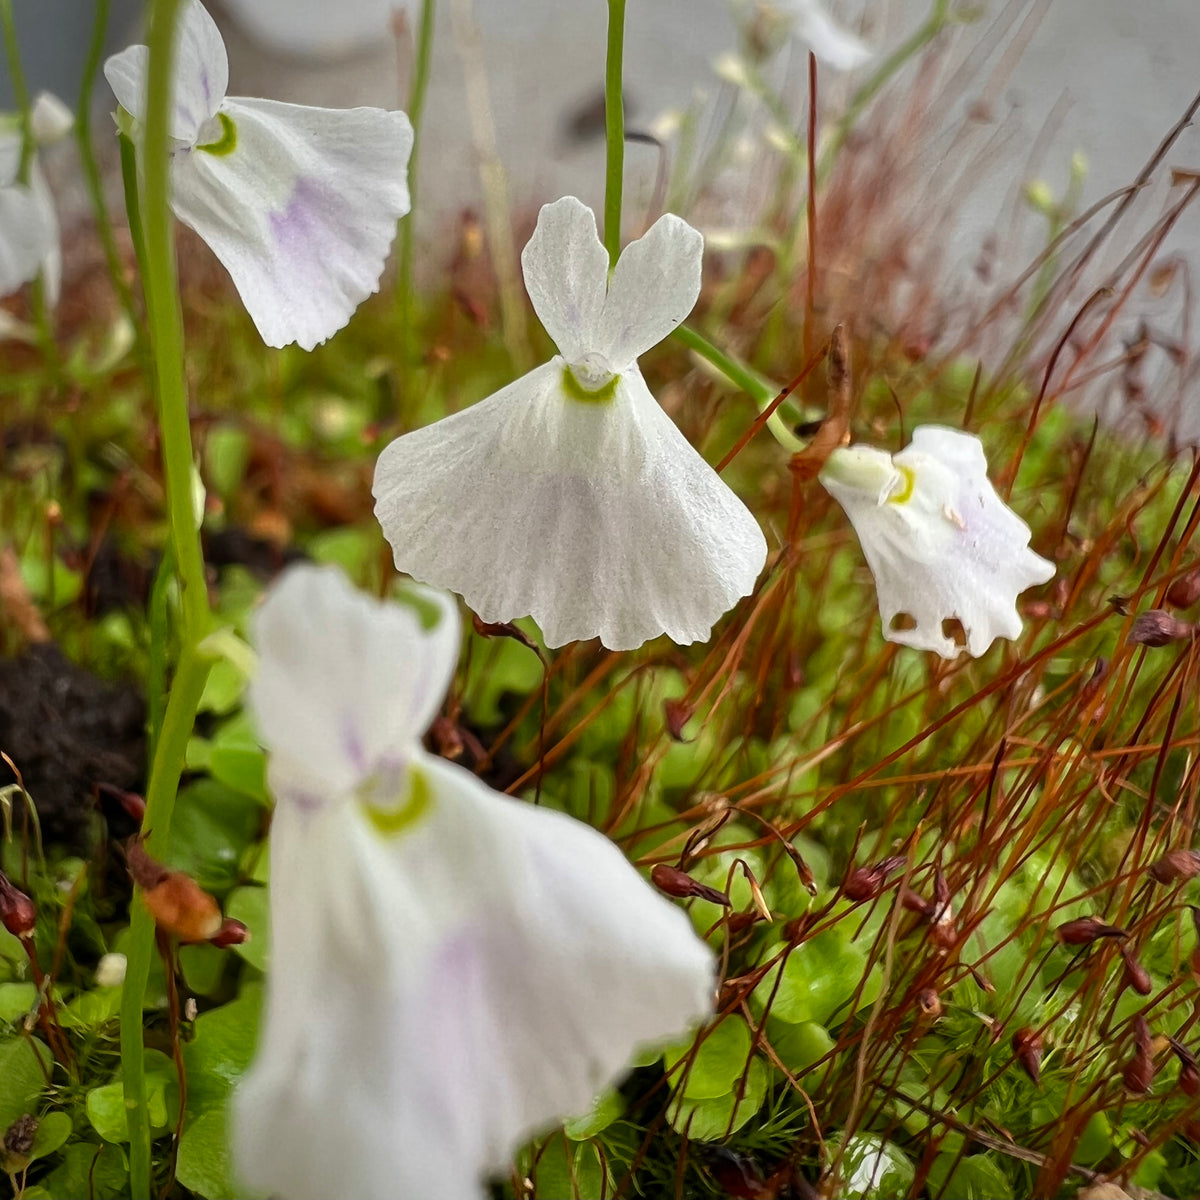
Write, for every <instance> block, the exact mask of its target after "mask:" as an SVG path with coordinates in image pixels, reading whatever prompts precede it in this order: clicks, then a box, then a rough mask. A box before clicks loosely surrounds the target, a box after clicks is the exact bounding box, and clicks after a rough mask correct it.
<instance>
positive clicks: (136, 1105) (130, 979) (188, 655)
mask: <svg viewBox="0 0 1200 1200" xmlns="http://www.w3.org/2000/svg"><path fill="white" fill-rule="evenodd" d="M211 665H212V660H211V659H209V658H208V657H206V656H204V655H201V654H200V653H198V652H197V651H196V649H195V647H194V646H189V647H186V648H185V649H184V651H183V654H182V655H181V656H180V659H179V669H178V670H177V671H176V673H175V680H174V683H173V684H172V686H171V697H170V699H169V700H168V701H167V710H166V712H165V714H164V715H163V721H162V728H161V730H160V733H159V737H158V741H157V743H156V745H155V750H154V760H153V762H152V764H151V767H150V782H149V785H148V787H147V789H146V815H145V818H144V819H143V822H142V828H143V829H145V830H146V831H147V835H148V836H147V838H146V850H147V853H149V854H151V855H153V856H155V857H161V856H162V855H163V854H164V853H165V852H166V847H167V844H168V841H169V838H170V832H171V814H172V811H173V809H174V807H175V794H176V792H177V791H178V790H179V777H180V775H181V774H182V772H183V763H184V756H185V754H186V752H187V744H188V739H189V738H190V737H191V734H192V725H193V723H194V721H195V719H196V709H197V708H198V707H199V705H200V697H201V696H202V695H203V694H204V684H205V682H206V680H207V679H208V672H209V669H210V667H211ZM153 956H154V919H153V917H151V915H150V910H149V909H148V908H146V906H145V905H144V904H140V903H134V904H133V906H132V907H131V909H130V918H129V942H128V949H127V952H126V959H127V963H126V968H125V984H124V989H123V991H122V994H121V1075H122V1079H123V1082H124V1091H125V1110H126V1115H127V1117H128V1121H129V1184H130V1193H129V1194H130V1197H131V1200H151V1192H150V1175H151V1172H150V1119H149V1113H148V1111H147V1108H146V1077H145V1046H144V1044H143V1041H142V1020H143V1018H142V1007H143V1004H144V1002H145V996H146V984H147V982H148V981H149V978H150V964H151V962H152V960H153Z"/></svg>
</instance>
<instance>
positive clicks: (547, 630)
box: [375, 196, 767, 650]
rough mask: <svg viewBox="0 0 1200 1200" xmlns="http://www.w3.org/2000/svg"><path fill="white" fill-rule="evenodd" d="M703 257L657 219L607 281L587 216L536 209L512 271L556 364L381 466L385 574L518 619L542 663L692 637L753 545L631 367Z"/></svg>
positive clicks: (740, 510)
mask: <svg viewBox="0 0 1200 1200" xmlns="http://www.w3.org/2000/svg"><path fill="white" fill-rule="evenodd" d="M703 245H704V243H703V239H702V238H701V236H700V234H699V233H698V232H697V231H696V230H694V229H693V228H692V227H691V226H690V225H688V224H687V223H686V222H685V221H682V220H680V219H679V218H678V217H675V216H671V215H667V216H664V217H660V218H659V220H658V221H656V222H655V224H654V225H653V227H652V228H651V229H650V230H649V232H648V233H646V235H645V236H644V237H642V238H640V239H638V240H637V241H635V242H632V243H631V244H630V245H628V246H626V247H625V250H624V252H623V253H622V254H621V257H620V260H619V261H618V262H617V265H616V267H615V268H614V270H613V271H612V275H611V278H610V276H609V270H608V255H607V253H606V252H605V249H604V247H603V246H602V245H601V244H600V239H599V238H598V237H597V235H596V219H595V217H594V216H593V215H592V212H591V210H590V209H589V208H587V207H585V206H584V205H583V204H582V203H581V202H580V201H578V200H576V199H575V197H574V196H567V197H564V198H563V199H561V200H557V201H555V202H554V203H553V204H547V205H546V206H545V207H544V208H543V209H542V211H541V214H540V215H539V217H538V223H537V229H536V230H535V231H534V234H533V237H532V238H531V239H530V240H529V244H528V245H527V246H526V247H525V252H524V254H523V255H522V259H521V261H522V265H523V267H524V271H525V286H526V288H527V289H528V291H529V296H530V299H531V300H532V301H533V307H534V308H535V309H536V311H537V314H538V316H539V317H540V318H541V321H542V324H543V325H544V326H545V327H546V331H547V332H548V333H549V334H550V336H551V337H552V338H553V339H554V341H555V343H556V344H557V346H558V349H559V352H560V353H559V354H558V355H557V356H555V357H554V358H553V359H551V360H550V362H548V363H546V364H545V365H543V366H541V367H538V368H536V369H535V370H533V371H531V372H530V373H529V374H528V375H525V376H523V377H522V378H521V379H518V380H517V381H516V382H515V383H512V384H509V386H508V387H506V388H504V389H502V390H501V391H499V392H497V393H496V394H495V395H493V396H490V397H489V398H488V399H486V400H484V401H482V402H480V403H479V404H476V405H474V406H473V407H471V408H469V409H466V410H465V411H463V412H461V413H456V414H455V415H453V416H450V417H447V418H445V419H444V420H442V421H438V422H436V423H435V424H433V425H430V426H427V427H426V428H424V429H419V430H417V431H416V432H415V433H410V434H407V435H405V436H404V437H401V438H398V439H397V440H396V441H394V442H393V443H392V444H391V445H390V446H388V447H387V449H386V450H384V452H383V454H382V455H381V456H380V459H379V464H378V467H377V468H376V471H375V498H376V501H377V503H376V506H375V514H376V516H377V517H378V518H379V521H380V524H381V525H382V526H383V532H384V534H385V535H386V537H387V539H388V541H389V542H391V544H392V550H393V551H394V553H395V559H396V566H397V567H399V568H400V569H401V570H402V571H407V572H408V573H409V574H410V575H413V576H414V577H415V578H417V579H420V580H423V581H425V582H427V583H435V584H437V585H438V586H440V587H447V588H451V589H453V590H454V591H456V592H458V593H459V594H461V595H462V596H463V597H464V598H465V599H466V601H467V603H468V604H469V605H470V606H471V608H473V609H474V610H475V611H476V612H477V613H478V614H479V615H480V617H482V618H483V619H484V620H485V621H493V622H499V621H511V620H513V619H514V618H516V617H522V616H526V615H532V616H533V617H534V619H535V620H536V621H537V623H538V624H539V625H540V626H541V629H542V632H543V634H544V635H545V638H546V644H547V645H549V646H561V645H563V644H564V643H566V642H570V641H576V640H583V639H586V638H593V637H599V638H600V640H601V641H602V642H603V643H604V645H606V646H608V647H609V648H610V649H614V650H629V649H633V648H634V647H637V646H640V645H641V644H642V643H643V642H645V641H646V640H647V639H649V638H652V637H657V636H658V635H659V634H661V633H666V634H667V635H668V636H669V637H670V638H671V639H672V640H673V641H676V642H679V643H681V644H687V643H689V642H693V641H697V640H702V639H704V638H707V637H708V634H709V631H710V630H711V628H712V625H713V622H714V621H715V620H716V619H717V618H718V617H719V616H720V615H721V614H722V613H724V612H726V611H727V610H728V609H729V608H731V607H732V606H733V605H734V604H735V603H736V602H737V600H738V599H739V598H740V597H742V596H745V595H747V594H748V593H749V592H750V590H751V589H752V588H753V586H754V580H755V579H756V578H757V576H758V573H759V571H761V570H762V566H763V562H764V561H765V559H766V553H767V546H766V541H765V539H764V538H763V535H762V531H761V530H760V529H759V528H758V524H757V522H756V521H755V520H754V517H753V516H752V515H751V514H750V512H749V510H748V509H747V508H746V506H745V505H744V504H743V503H742V502H741V501H740V500H739V499H738V498H737V497H736V496H735V495H734V494H733V492H732V491H730V489H729V488H728V487H727V486H726V485H725V484H724V483H723V482H722V481H721V479H720V477H719V476H718V475H717V473H716V472H715V471H714V470H713V469H712V468H711V467H710V466H709V465H708V464H707V463H706V462H705V461H704V460H703V459H702V458H701V457H700V455H699V454H697V453H696V451H695V450H693V449H692V447H691V446H690V445H689V444H688V442H687V440H686V438H684V436H683V435H682V434H681V433H680V432H679V430H678V429H677V428H676V427H675V424H674V422H672V421H671V419H670V418H669V417H668V416H667V415H666V413H664V412H663V410H662V409H661V408H660V407H659V405H658V403H657V402H656V401H655V399H654V397H653V396H652V395H651V394H650V390H649V388H648V387H647V386H646V381H645V380H644V379H643V378H642V374H641V372H640V371H639V370H638V367H637V359H638V356H639V355H641V354H644V353H645V352H646V351H647V350H649V349H650V348H651V347H652V346H654V345H655V344H656V343H657V342H659V341H661V340H662V339H663V338H664V337H666V336H667V334H668V333H670V332H671V330H673V329H674V328H675V327H676V326H677V325H678V324H679V323H680V322H681V321H682V320H683V319H684V317H686V316H687V314H688V313H689V312H690V311H691V309H692V306H693V305H694V304H695V303H696V297H697V296H698V295H699V291H700V262H701V257H702V254H703Z"/></svg>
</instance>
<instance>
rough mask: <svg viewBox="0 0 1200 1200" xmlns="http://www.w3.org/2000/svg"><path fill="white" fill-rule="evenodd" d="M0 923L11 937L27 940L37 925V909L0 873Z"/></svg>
mask: <svg viewBox="0 0 1200 1200" xmlns="http://www.w3.org/2000/svg"><path fill="white" fill-rule="evenodd" d="M0 923H3V925H4V928H5V929H7V930H8V932H9V933H11V934H12V935H13V937H19V938H24V939H26V940H27V939H29V938H31V937H33V929H34V926H35V925H36V924H37V908H36V907H35V905H34V903H33V901H32V900H30V898H29V897H28V896H27V895H25V893H24V892H23V891H21V890H20V888H18V887H15V886H14V885H13V884H12V883H10V882H9V880H8V876H7V875H5V874H4V872H3V871H0Z"/></svg>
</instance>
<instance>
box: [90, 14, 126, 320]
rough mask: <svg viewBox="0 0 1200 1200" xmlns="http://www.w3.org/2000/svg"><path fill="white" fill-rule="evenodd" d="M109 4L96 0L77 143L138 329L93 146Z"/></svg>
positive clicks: (111, 263) (111, 266)
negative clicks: (95, 98) (94, 105)
mask: <svg viewBox="0 0 1200 1200" xmlns="http://www.w3.org/2000/svg"><path fill="white" fill-rule="evenodd" d="M110 5H111V0H96V16H95V19H94V20H93V22H92V40H91V42H90V43H89V45H88V56H87V61H86V62H85V63H84V67H83V77H82V79H81V80H80V82H79V99H78V101H77V102H76V104H75V144H76V146H78V148H79V161H80V163H81V164H82V166H83V179H84V183H85V185H86V186H87V193H88V199H89V200H90V201H91V204H92V216H93V219H94V220H95V222H96V231H97V233H99V235H100V244H101V246H102V247H103V249H104V261H105V262H106V263H107V264H108V274H109V277H110V278H111V279H112V283H113V287H114V288H115V289H116V292H117V298H118V299H119V300H120V302H121V307H122V308H123V309H124V310H125V315H126V316H127V317H128V318H129V320H130V322H131V323H132V324H133V326H134V328H135V329H136V328H137V327H138V321H137V310H136V309H135V308H134V303H133V290H132V289H131V288H130V286H129V283H128V281H127V280H126V278H125V272H124V269H123V267H122V265H121V256H120V253H119V252H118V250H117V240H116V238H115V237H114V236H113V229H112V221H111V220H110V218H109V215H108V205H107V204H105V202H104V185H103V183H102V182H101V179H100V167H99V165H98V164H97V162H96V152H95V148H94V147H93V146H92V122H91V111H92V92H93V90H94V89H95V84H96V75H97V73H98V72H99V70H100V60H101V59H102V58H103V57H104V38H105V34H106V33H107V32H108V14H109V8H110Z"/></svg>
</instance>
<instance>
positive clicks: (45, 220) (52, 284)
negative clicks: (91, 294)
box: [29, 159, 62, 308]
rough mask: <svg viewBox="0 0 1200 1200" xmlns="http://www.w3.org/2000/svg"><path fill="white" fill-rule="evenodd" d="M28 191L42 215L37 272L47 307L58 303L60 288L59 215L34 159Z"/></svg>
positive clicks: (48, 187)
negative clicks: (39, 260) (43, 247)
mask: <svg viewBox="0 0 1200 1200" xmlns="http://www.w3.org/2000/svg"><path fill="white" fill-rule="evenodd" d="M29 190H30V192H32V194H33V198H34V202H35V203H36V204H37V206H38V209H39V211H40V213H41V221H42V229H43V230H44V231H45V232H44V237H45V243H44V245H45V249H44V251H43V253H42V259H41V262H39V263H38V270H39V271H40V272H41V276H42V286H43V287H44V289H45V301H46V304H47V305H48V306H49V307H50V308H54V307H55V306H56V305H57V304H58V297H59V293H60V291H61V289H62V235H61V233H60V231H59V226H58V212H57V210H56V209H55V207H54V196H53V195H52V194H51V192H50V185H49V184H48V183H47V182H46V176H45V174H44V173H43V171H42V168H41V166H40V165H39V164H38V162H37V160H36V159H35V160H34V162H33V165H32V167H31V168H30V171H29Z"/></svg>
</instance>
